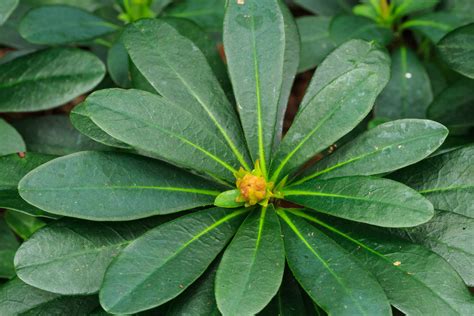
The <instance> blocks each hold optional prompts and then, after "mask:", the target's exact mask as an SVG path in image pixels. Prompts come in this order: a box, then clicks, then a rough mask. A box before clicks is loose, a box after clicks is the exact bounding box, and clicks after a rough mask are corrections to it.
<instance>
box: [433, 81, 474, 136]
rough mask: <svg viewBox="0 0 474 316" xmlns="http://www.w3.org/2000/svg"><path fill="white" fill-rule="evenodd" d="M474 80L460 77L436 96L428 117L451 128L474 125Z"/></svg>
mask: <svg viewBox="0 0 474 316" xmlns="http://www.w3.org/2000/svg"><path fill="white" fill-rule="evenodd" d="M473 90H474V80H470V79H460V80H458V81H457V82H455V83H454V84H452V85H450V86H449V87H447V88H446V89H444V90H443V91H442V92H441V93H440V94H438V95H437V96H436V98H435V99H434V101H433V103H431V105H430V107H429V108H428V117H429V118H431V119H434V120H436V121H439V122H441V123H443V124H445V125H446V126H448V127H451V128H464V127H470V126H474V95H473V94H472V91H473Z"/></svg>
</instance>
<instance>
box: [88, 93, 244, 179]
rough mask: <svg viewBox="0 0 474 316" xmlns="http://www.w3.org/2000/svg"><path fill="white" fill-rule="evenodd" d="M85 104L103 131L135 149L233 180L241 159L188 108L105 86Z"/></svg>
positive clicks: (156, 96)
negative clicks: (105, 87) (104, 88)
mask: <svg viewBox="0 0 474 316" xmlns="http://www.w3.org/2000/svg"><path fill="white" fill-rule="evenodd" d="M85 102H86V104H87V105H86V107H87V111H88V113H89V117H90V118H91V119H92V121H93V122H94V123H95V124H96V125H97V126H98V127H99V128H100V129H102V130H103V131H105V132H106V133H107V134H108V135H110V136H112V137H113V138H115V139H117V140H119V141H121V142H123V143H126V144H129V145H131V146H133V148H134V149H136V150H138V151H141V152H143V153H146V154H147V155H149V156H152V157H156V158H159V159H162V160H165V161H169V162H171V163H173V164H175V165H178V166H183V167H187V168H192V169H194V170H196V171H198V172H200V173H205V174H208V175H210V176H212V177H215V178H217V179H221V180H226V181H228V182H233V181H234V180H235V177H234V173H235V172H236V171H237V169H238V167H239V161H238V160H237V158H236V157H235V156H234V154H233V152H232V150H231V148H229V146H227V144H226V142H225V140H223V139H222V136H221V135H219V134H218V133H217V132H215V130H214V128H213V126H210V125H208V124H207V123H208V122H206V121H204V122H202V121H200V120H199V119H198V118H197V117H196V116H195V115H193V114H192V113H190V111H188V109H187V108H184V107H182V106H181V105H179V104H177V103H174V102H171V101H169V100H168V99H166V98H163V97H161V96H158V95H155V94H152V93H149V92H145V91H141V90H121V89H107V90H101V91H98V92H95V93H93V94H92V95H90V96H89V97H88V98H87V99H86V101H85ZM117 122H120V123H119V124H117ZM190 131H192V132H190Z"/></svg>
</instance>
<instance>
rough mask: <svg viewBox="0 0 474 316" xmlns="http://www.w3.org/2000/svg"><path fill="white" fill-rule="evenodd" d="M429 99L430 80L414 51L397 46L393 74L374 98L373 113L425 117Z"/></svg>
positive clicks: (390, 115) (394, 53) (395, 116)
mask: <svg viewBox="0 0 474 316" xmlns="http://www.w3.org/2000/svg"><path fill="white" fill-rule="evenodd" d="M432 100H433V93H432V91H431V86H430V79H429V77H428V74H427V72H426V70H425V67H424V66H423V64H422V63H421V62H420V60H419V59H418V57H417V56H416V54H415V52H413V51H412V50H411V49H409V48H407V47H404V46H402V47H400V48H398V49H396V50H395V51H394V52H393V53H392V77H391V78H390V82H389V83H388V85H387V87H385V89H384V90H383V91H382V93H381V94H380V96H379V97H378V98H377V102H376V104H375V108H374V111H375V115H376V116H377V117H386V118H391V119H400V118H424V117H425V116H426V109H427V108H428V106H429V105H430V103H431V101H432Z"/></svg>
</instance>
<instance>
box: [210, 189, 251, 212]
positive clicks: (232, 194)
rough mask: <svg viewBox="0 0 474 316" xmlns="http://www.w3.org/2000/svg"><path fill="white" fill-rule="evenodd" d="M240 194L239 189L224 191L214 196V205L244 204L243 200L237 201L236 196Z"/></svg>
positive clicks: (234, 205)
mask: <svg viewBox="0 0 474 316" xmlns="http://www.w3.org/2000/svg"><path fill="white" fill-rule="evenodd" d="M239 196H240V190H237V189H235V190H228V191H224V192H222V193H221V194H219V195H218V196H217V197H216V200H215V201H214V205H215V206H219V207H224V208H234V207H242V206H244V202H237V201H236V199H237V197H239Z"/></svg>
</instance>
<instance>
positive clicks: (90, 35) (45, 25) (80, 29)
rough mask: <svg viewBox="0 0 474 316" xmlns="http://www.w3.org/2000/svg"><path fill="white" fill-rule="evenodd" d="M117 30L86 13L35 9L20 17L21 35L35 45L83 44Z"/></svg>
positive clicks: (65, 8)
mask: <svg viewBox="0 0 474 316" xmlns="http://www.w3.org/2000/svg"><path fill="white" fill-rule="evenodd" d="M118 28H119V27H118V26H116V25H114V24H112V23H110V22H107V21H105V20H103V19H101V18H99V17H97V16H95V15H93V14H91V13H89V12H87V11H85V10H82V9H79V8H76V7H71V6H64V5H51V6H40V7H38V8H34V9H32V10H30V11H28V13H27V14H26V15H25V16H24V17H23V19H22V20H21V24H20V28H19V31H20V34H21V36H22V37H23V38H25V39H26V40H27V41H29V42H31V43H34V44H45V45H61V44H68V43H74V42H83V41H87V40H92V39H94V38H98V37H100V36H103V35H105V34H108V33H111V32H114V31H116V30H117V29H118Z"/></svg>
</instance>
